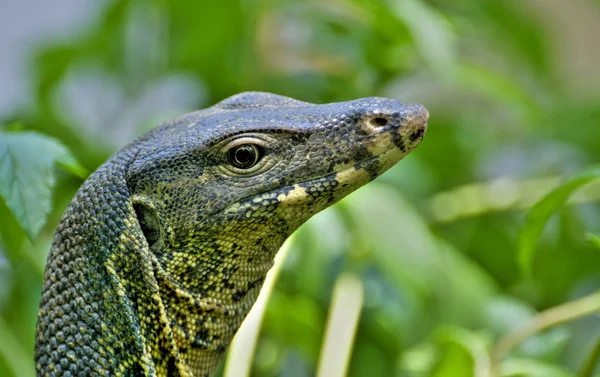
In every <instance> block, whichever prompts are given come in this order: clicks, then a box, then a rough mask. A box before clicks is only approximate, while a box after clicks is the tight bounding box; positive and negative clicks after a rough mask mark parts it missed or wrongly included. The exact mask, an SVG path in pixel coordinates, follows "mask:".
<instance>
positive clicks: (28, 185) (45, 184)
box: [0, 132, 87, 239]
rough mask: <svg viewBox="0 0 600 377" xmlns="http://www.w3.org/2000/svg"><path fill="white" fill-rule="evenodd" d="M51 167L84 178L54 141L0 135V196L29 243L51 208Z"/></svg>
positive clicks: (29, 134) (27, 135)
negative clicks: (58, 166) (25, 234)
mask: <svg viewBox="0 0 600 377" xmlns="http://www.w3.org/2000/svg"><path fill="white" fill-rule="evenodd" d="M54 164H58V165H60V166H61V167H63V168H65V169H66V170H68V171H69V172H71V173H73V174H76V175H77V176H79V177H82V178H84V177H85V176H86V175H87V173H86V171H85V169H84V168H83V167H82V166H81V165H80V164H79V163H78V162H77V161H76V160H75V158H74V157H73V156H72V155H71V153H70V152H69V151H68V150H67V149H66V148H65V147H64V146H63V145H62V144H60V143H59V142H58V141H57V140H55V139H52V138H50V137H48V136H45V135H42V134H39V133H35V132H15V133H12V132H2V133H0V196H1V197H2V198H3V199H4V201H5V202H6V206H7V207H8V209H9V210H10V211H11V213H12V214H13V215H14V216H15V218H16V219H17V221H18V222H19V224H20V226H21V227H22V228H23V230H25V232H26V233H27V235H28V237H29V238H30V239H34V238H35V237H36V236H37V235H38V233H39V231H40V229H41V228H42V226H43V225H44V223H45V222H46V217H47V216H48V213H49V212H50V209H51V207H52V203H51V199H52V189H53V188H54V184H55V181H56V180H55V170H54Z"/></svg>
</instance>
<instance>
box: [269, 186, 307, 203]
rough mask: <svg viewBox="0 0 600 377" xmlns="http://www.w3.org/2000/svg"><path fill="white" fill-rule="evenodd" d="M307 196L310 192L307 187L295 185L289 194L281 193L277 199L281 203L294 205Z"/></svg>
mask: <svg viewBox="0 0 600 377" xmlns="http://www.w3.org/2000/svg"><path fill="white" fill-rule="evenodd" d="M307 197H308V194H307V193H306V189H305V188H304V187H301V186H298V185H294V188H293V189H292V190H291V191H290V192H288V193H287V194H279V196H278V197H277V200H278V201H279V202H280V203H284V204H287V205H294V204H296V203H298V202H302V201H303V199H306V198H307Z"/></svg>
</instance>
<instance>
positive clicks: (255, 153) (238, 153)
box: [228, 144, 261, 169]
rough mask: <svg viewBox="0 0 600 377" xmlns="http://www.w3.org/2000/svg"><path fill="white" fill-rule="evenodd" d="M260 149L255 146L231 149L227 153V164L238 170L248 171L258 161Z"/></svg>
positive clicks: (248, 145)
mask: <svg viewBox="0 0 600 377" xmlns="http://www.w3.org/2000/svg"><path fill="white" fill-rule="evenodd" d="M260 152H261V151H260V149H259V147H258V146H256V145H252V144H244V145H240V146H238V147H235V148H231V149H230V150H229V153H228V157H229V162H230V163H231V164H232V165H233V166H235V167H236V168H239V169H248V168H251V167H252V166H254V165H256V163H257V162H258V161H259V160H260V157H261V156H260V154H261V153H260Z"/></svg>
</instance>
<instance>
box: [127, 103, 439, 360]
mask: <svg viewBox="0 0 600 377" xmlns="http://www.w3.org/2000/svg"><path fill="white" fill-rule="evenodd" d="M428 116H429V115H428V112H427V110H426V109H425V108H424V107H423V106H421V105H418V104H405V103H402V102H399V101H396V100H392V99H386V98H365V99H361V100H356V101H348V102H339V103H330V104H325V105H315V104H310V103H306V102H301V101H297V100H294V99H291V98H288V97H283V96H278V95H274V94H268V93H256V92H249V93H242V94H239V95H236V96H233V97H230V98H228V99H226V100H224V101H222V102H220V103H218V104H216V105H215V106H213V107H211V108H208V109H205V110H201V111H197V112H194V113H190V114H186V115H184V116H181V117H179V118H176V119H174V120H173V121H170V122H167V123H165V124H164V125H162V126H160V127H158V128H157V129H155V130H153V131H151V132H150V133H149V134H147V135H145V136H142V138H141V139H140V140H138V144H139V145H140V146H141V147H140V148H139V152H138V153H137V155H136V157H135V159H134V160H133V161H132V162H131V163H130V165H129V168H128V173H127V176H126V181H127V185H128V188H129V191H130V193H131V198H132V199H131V200H132V206H133V208H134V210H135V212H136V214H137V218H138V221H139V223H140V226H141V229H142V231H143V232H144V235H145V237H146V240H147V241H148V246H149V249H150V251H151V252H152V254H153V255H154V256H155V257H156V258H157V260H158V262H159V263H158V265H159V271H157V272H156V273H157V274H159V275H160V276H162V277H161V279H163V280H165V281H170V282H171V284H172V285H176V286H177V287H178V288H177V289H179V290H184V291H186V292H188V293H190V294H191V295H195V297H210V298H211V299H212V300H214V302H219V303H221V304H220V306H219V308H221V309H220V310H221V314H220V315H219V316H220V317H224V316H225V317H226V316H227V315H225V314H223V313H237V314H240V313H241V314H244V315H245V313H246V312H247V311H248V310H249V308H250V307H251V305H252V303H253V301H254V299H255V298H256V295H257V294H258V291H259V289H260V286H261V284H262V281H263V279H264V276H265V274H266V272H267V270H268V269H269V268H270V267H271V265H272V261H273V257H274V255H275V253H276V252H277V250H278V249H279V247H280V246H281V244H282V243H283V242H284V241H285V239H286V238H287V237H288V236H289V235H290V234H291V233H292V232H293V231H294V230H295V229H296V228H298V227H299V226H300V225H301V224H302V223H303V222H305V221H306V220H307V219H309V218H310V217H311V216H312V215H314V214H316V213H317V212H319V211H321V210H323V209H325V208H326V207H328V206H330V205H332V204H333V203H335V202H337V201H338V200H340V199H341V198H343V197H345V196H346V195H348V194H349V193H351V192H352V191H354V190H356V189H357V188H359V187H361V186H363V185H364V184H366V183H368V182H370V181H371V180H373V179H375V178H376V177H377V176H379V175H380V174H382V173H383V172H384V171H386V170H387V169H389V168H390V167H391V166H393V165H394V164H395V163H396V162H398V161H399V160H400V159H402V158H403V157H404V156H405V155H406V154H408V153H409V152H410V151H411V150H412V149H414V148H415V147H416V146H417V145H418V144H419V142H420V141H421V139H422V138H423V136H424V134H425V131H426V128H427V119H428ZM175 294H177V292H176V293H175ZM225 308H228V309H227V310H225ZM187 312H188V314H189V309H188V310H187ZM244 315H238V316H237V317H236V316H234V317H235V318H237V319H235V320H234V319H232V321H233V322H230V323H228V324H227V328H229V329H231V331H229V332H228V333H227V334H226V335H230V336H229V339H230V337H231V336H233V331H234V330H235V329H237V326H239V322H241V319H243V317H244ZM232 318H233V317H232ZM238 320H239V321H238ZM236 321H238V322H236ZM189 326H192V327H193V324H192V325H190V324H189V323H188V327H189ZM222 335H223V334H220V339H221V341H219V342H220V343H219V344H220V345H221V348H215V343H211V347H212V349H221V350H223V349H224V347H225V346H226V345H227V343H228V341H229V339H228V336H222ZM208 338H210V339H212V340H211V341H213V342H215V341H216V340H215V339H214V337H213V338H211V337H210V336H209V337H208ZM208 338H207V339H208Z"/></svg>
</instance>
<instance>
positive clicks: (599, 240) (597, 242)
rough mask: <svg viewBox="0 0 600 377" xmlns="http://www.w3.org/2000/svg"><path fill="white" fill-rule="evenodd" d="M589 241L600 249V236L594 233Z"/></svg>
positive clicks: (590, 234)
mask: <svg viewBox="0 0 600 377" xmlns="http://www.w3.org/2000/svg"><path fill="white" fill-rule="evenodd" d="M588 240H589V241H590V242H591V243H593V244H594V245H596V246H597V247H598V248H599V249H600V236H599V235H597V234H594V233H589V234H588Z"/></svg>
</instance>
